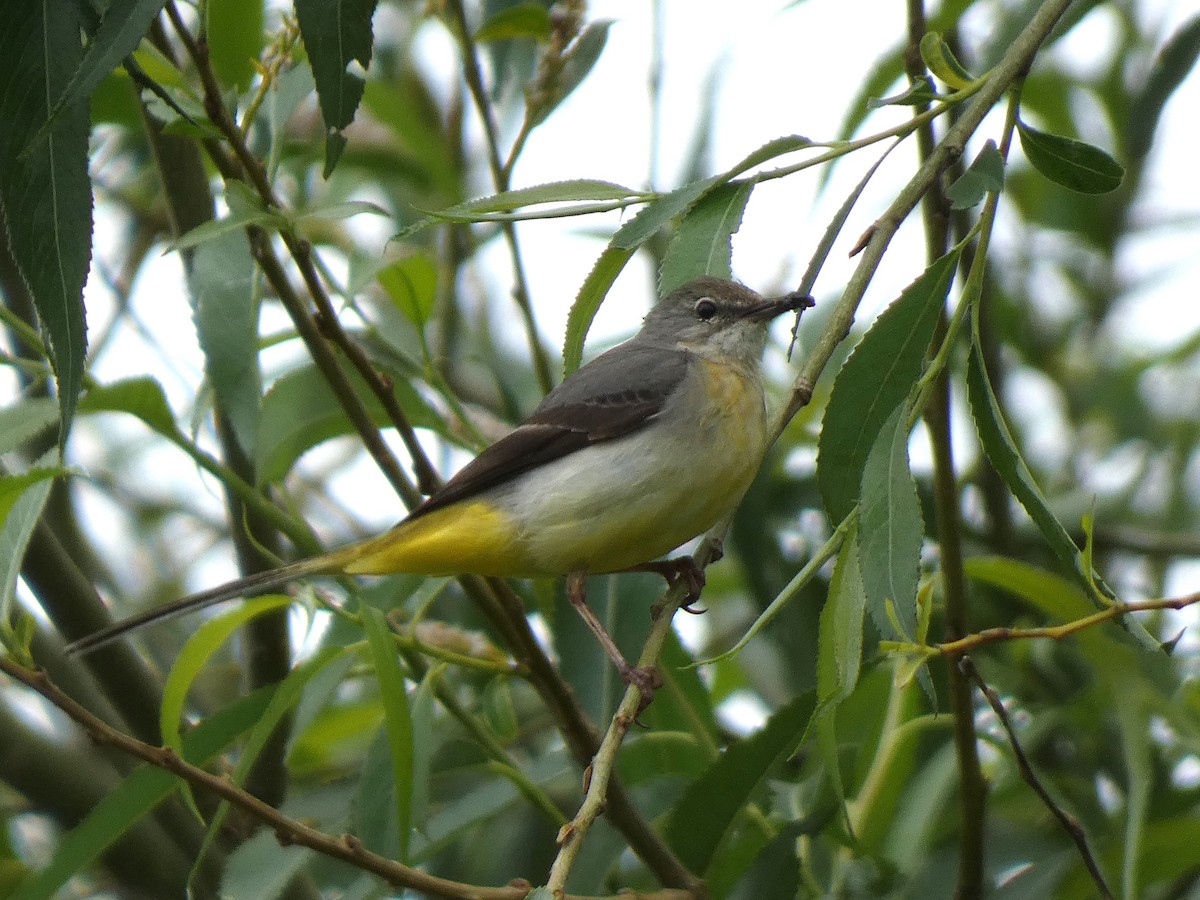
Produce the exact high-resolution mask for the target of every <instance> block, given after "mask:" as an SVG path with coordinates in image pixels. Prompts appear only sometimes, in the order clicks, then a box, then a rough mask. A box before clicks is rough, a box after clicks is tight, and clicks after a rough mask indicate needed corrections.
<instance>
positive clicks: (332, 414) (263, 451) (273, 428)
mask: <svg viewBox="0 0 1200 900" xmlns="http://www.w3.org/2000/svg"><path fill="white" fill-rule="evenodd" d="M347 377H348V379H349V380H350V383H351V384H352V385H353V386H354V388H355V391H356V392H357V394H358V396H359V398H360V399H361V400H362V401H363V404H364V405H365V406H366V408H367V411H368V413H370V415H371V421H372V422H374V423H375V424H376V425H379V426H381V427H387V426H389V425H390V424H391V421H390V419H389V418H388V415H387V412H386V411H385V410H384V409H383V406H382V404H380V402H379V399H378V398H377V397H376V396H375V394H374V393H373V392H372V391H371V390H369V389H368V388H367V386H366V384H365V383H364V382H363V381H362V379H361V378H360V377H359V376H358V375H357V374H355V373H349V374H348V375H347ZM392 392H393V394H394V395H395V397H396V401H397V402H398V403H399V404H400V408H401V409H402V410H403V411H404V414H405V415H406V416H407V417H408V420H409V422H410V423H411V424H412V425H413V426H414V427H416V428H428V429H430V430H432V431H436V432H438V433H439V434H445V433H446V424H445V422H444V420H443V419H442V417H440V416H438V415H437V414H436V413H434V411H433V410H432V409H430V408H429V405H428V404H427V403H426V402H425V400H424V399H423V398H422V397H421V395H420V394H418V393H417V392H416V391H415V390H413V388H412V386H411V385H410V384H408V382H407V381H404V380H403V379H396V380H395V382H394V383H393V385H392ZM258 427H259V431H258V438H257V441H256V443H255V466H256V472H257V475H258V479H259V482H260V483H261V484H267V483H270V482H273V481H278V480H279V479H281V478H283V477H284V476H285V475H286V474H287V473H288V472H289V471H291V468H292V466H293V465H295V463H296V460H297V459H299V458H300V457H301V456H302V455H303V454H304V453H305V452H307V451H308V450H310V449H312V448H313V447H315V446H317V445H318V444H320V443H323V442H324V441H327V440H329V439H330V438H333V437H337V436H339V435H343V434H351V433H353V432H354V427H353V426H352V425H351V424H350V420H349V419H348V418H347V417H346V411H345V410H344V409H343V408H342V406H341V404H340V403H339V402H338V399H337V396H336V395H335V394H334V393H333V390H332V389H331V388H330V387H329V384H328V382H326V381H325V378H324V376H323V375H322V374H321V372H320V370H318V369H317V368H316V367H315V366H306V367H304V368H302V369H297V370H296V371H295V372H289V373H288V374H287V375H285V376H283V377H282V378H280V379H278V380H277V381H276V382H275V383H274V384H273V385H271V388H270V390H268V391H267V393H266V395H265V396H264V397H263V401H262V411H261V414H260V416H259V426H258Z"/></svg>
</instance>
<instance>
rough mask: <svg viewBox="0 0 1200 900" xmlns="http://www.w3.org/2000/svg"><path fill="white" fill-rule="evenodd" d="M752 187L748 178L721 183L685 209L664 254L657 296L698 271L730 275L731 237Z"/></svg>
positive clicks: (726, 276)
mask: <svg viewBox="0 0 1200 900" xmlns="http://www.w3.org/2000/svg"><path fill="white" fill-rule="evenodd" d="M753 189H754V185H753V184H751V183H749V182H745V183H743V184H723V185H721V186H720V187H717V188H714V189H713V190H712V191H710V192H709V193H708V194H706V195H705V196H704V197H703V198H702V199H700V200H699V201H698V202H697V203H696V205H695V206H693V207H692V208H691V209H690V210H689V211H688V213H687V215H686V216H684V218H683V221H682V222H680V223H679V228H678V230H677V231H676V232H675V237H674V238H672V239H671V243H670V245H669V246H668V247H667V252H666V255H665V256H664V257H663V263H662V268H661V269H660V270H659V273H658V294H659V296H660V297H665V296H666V295H667V294H669V293H671V291H673V290H675V288H677V287H680V286H682V285H684V284H686V283H687V282H689V281H691V280H692V279H693V278H698V277H700V276H701V275H715V276H716V277H717V278H730V277H731V276H732V258H733V243H732V237H733V234H734V233H735V232H736V231H737V230H738V228H740V227H741V224H742V214H743V213H744V212H745V211H746V203H747V202H748V201H749V200H750V193H751V191H753Z"/></svg>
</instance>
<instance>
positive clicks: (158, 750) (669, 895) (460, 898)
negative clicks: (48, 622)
mask: <svg viewBox="0 0 1200 900" xmlns="http://www.w3.org/2000/svg"><path fill="white" fill-rule="evenodd" d="M0 671H3V672H4V673H5V674H7V675H8V676H9V677H10V678H12V679H13V680H14V681H19V682H20V683H22V684H24V685H26V686H27V687H29V688H31V689H32V690H34V691H36V692H37V693H39V694H41V695H42V696H43V697H44V698H46V700H48V701H49V702H50V703H52V704H53V705H54V706H56V707H57V708H58V709H60V710H62V712H64V713H65V714H66V715H67V716H68V717H70V718H71V719H72V720H74V721H75V722H76V723H78V724H79V725H80V727H82V728H83V729H84V730H85V731H86V732H87V733H88V735H89V736H90V737H91V738H92V739H93V740H94V741H96V742H97V743H98V744H101V745H102V746H108V747H113V748H115V749H117V750H120V751H121V752H123V753H127V754H129V755H130V756H133V757H136V758H138V759H141V760H143V761H144V762H147V763H149V764H150V765H152V766H155V767H156V768H159V769H162V770H163V771H166V772H170V773H171V774H173V775H176V776H178V777H179V778H182V779H183V780H185V781H187V782H188V783H189V784H190V785H192V786H193V787H197V788H201V789H204V790H207V791H210V792H212V793H213V794H216V795H217V796H218V797H220V798H221V799H223V800H226V801H228V802H229V803H231V804H233V805H235V806H237V807H239V808H240V809H242V810H244V811H245V812H247V813H249V814H250V815H251V816H253V817H254V818H255V819H257V820H259V821H260V822H262V823H263V824H264V825H267V826H268V827H270V828H271V829H272V830H274V832H275V834H276V836H277V837H278V839H279V841H280V843H281V844H298V845H300V846H303V847H308V848H310V849H312V850H316V851H317V852H318V853H322V854H324V855H326V856H329V857H330V858H332V859H338V860H341V861H342V862H346V863H349V864H350V865H352V866H355V867H357V868H359V869H362V870H363V871H366V872H370V873H372V874H374V875H377V876H379V877H380V878H382V879H384V880H385V881H387V882H388V883H389V884H392V885H395V886H397V887H403V888H409V889H411V890H414V891H420V892H421V893H424V894H428V895H430V896H433V897H445V898H451V900H522V898H524V897H525V896H527V895H528V894H529V892H530V890H531V887H532V886H531V885H530V884H529V883H527V882H514V883H512V884H510V885H508V886H506V887H483V886H478V885H471V884H465V883H463V882H459V881H452V880H450V879H447V878H439V877H437V876H436V875H430V874H428V873H427V872H423V871H421V870H420V869H414V868H412V867H411V866H406V865H403V864H401V863H398V862H396V861H394V860H391V859H388V858H387V857H384V856H380V855H379V854H377V853H372V852H371V851H370V850H368V849H367V848H366V847H364V846H363V845H362V842H361V841H360V840H359V839H358V838H357V837H355V836H354V835H349V834H347V835H343V836H341V837H335V836H334V835H330V834H325V833H324V832H322V831H318V830H317V829H315V828H312V827H310V826H308V825H305V824H304V823H303V822H300V821H299V820H297V819H293V818H291V817H290V816H286V815H284V814H283V813H281V812H280V811H279V810H277V809H275V808H274V807H272V806H270V805H268V804H266V803H264V802H262V801H261V800H259V799H258V798H257V797H254V796H253V795H251V794H249V793H247V792H246V791H245V790H243V789H242V788H240V787H238V785H236V784H235V783H234V782H233V781H231V780H230V779H229V778H227V777H221V776H218V775H214V774H212V773H211V772H207V771H205V770H204V769H201V768H199V767H197V766H194V765H192V764H191V763H189V762H188V761H187V760H185V759H182V758H181V757H180V756H179V755H178V754H177V753H175V751H173V750H171V749H170V748H168V747H155V746H153V745H152V744H148V743H146V742H144V741H140V740H138V739H137V738H134V737H132V736H130V735H128V734H124V733H123V732H120V731H117V730H116V729H115V728H112V727H111V726H109V725H108V724H107V723H105V722H104V721H103V720H101V719H100V718H98V717H96V716H95V715H93V714H92V713H90V712H89V711H88V710H87V709H85V708H84V707H83V706H81V705H80V704H78V703H76V702H75V701H74V700H73V699H72V698H71V697H69V696H67V694H65V693H63V691H61V690H60V689H59V688H58V687H57V685H55V684H54V683H53V682H52V681H51V680H50V678H49V677H48V676H47V675H46V673H45V672H43V671H40V670H35V669H27V668H25V667H24V666H21V665H18V664H17V663H16V662H14V661H13V660H11V659H9V658H7V657H4V656H0ZM620 896H621V897H622V898H626V897H644V898H647V900H688V898H689V896H690V895H688V894H687V893H686V892H685V891H681V890H671V889H667V890H663V891H657V892H653V893H645V894H632V893H622V894H621V895H620Z"/></svg>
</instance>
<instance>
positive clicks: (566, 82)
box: [525, 19, 612, 128]
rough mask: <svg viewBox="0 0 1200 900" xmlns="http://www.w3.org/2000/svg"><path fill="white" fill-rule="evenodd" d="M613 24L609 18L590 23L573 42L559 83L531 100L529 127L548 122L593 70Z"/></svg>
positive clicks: (565, 57)
mask: <svg viewBox="0 0 1200 900" xmlns="http://www.w3.org/2000/svg"><path fill="white" fill-rule="evenodd" d="M610 25H612V22H611V21H609V20H608V19H597V20H596V21H594V22H590V23H589V24H588V25H587V26H586V27H585V28H584V29H583V31H582V32H580V34H579V36H578V37H577V38H575V40H574V41H572V43H571V46H570V47H569V48H568V49H567V52H566V55H565V56H564V58H563V63H562V68H561V69H560V70H559V72H558V75H557V78H556V79H555V81H554V82H553V83H552V84H549V85H542V86H541V90H540V91H539V92H538V93H537V94H536V96H532V97H530V98H529V101H528V102H529V106H528V108H527V109H526V111H525V121H526V123H527V127H528V128H534V127H536V126H537V125H539V124H541V123H542V122H544V121H546V119H547V118H548V117H549V116H550V113H552V112H554V110H555V109H556V108H557V107H558V105H559V104H560V103H562V102H563V100H565V99H566V98H567V97H568V95H570V93H571V92H572V91H573V90H575V88H577V87H579V85H580V84H581V83H582V82H583V79H585V78H586V77H587V75H588V72H590V71H592V67H593V66H594V65H596V60H598V59H599V58H600V54H601V53H602V52H603V50H604V44H605V42H606V41H607V40H608V29H609V26H610Z"/></svg>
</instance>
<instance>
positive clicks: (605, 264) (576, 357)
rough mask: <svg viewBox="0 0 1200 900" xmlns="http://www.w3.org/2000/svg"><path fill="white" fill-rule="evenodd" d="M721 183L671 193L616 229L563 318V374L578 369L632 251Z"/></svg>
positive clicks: (709, 181)
mask: <svg viewBox="0 0 1200 900" xmlns="http://www.w3.org/2000/svg"><path fill="white" fill-rule="evenodd" d="M719 183H721V181H720V178H715V177H714V178H704V179H701V180H700V181H694V182H691V183H689V184H686V185H684V186H683V187H681V188H679V189H677V190H674V191H672V192H671V193H669V194H666V195H664V196H662V197H659V198H658V199H657V200H654V201H652V202H650V203H648V204H646V206H644V207H643V208H642V209H641V210H640V211H639V212H638V214H637V215H636V216H634V217H633V218H632V219H630V220H629V221H628V222H626V223H625V224H624V225H622V226H621V227H620V228H618V229H617V233H616V234H614V235H613V237H612V240H610V241H609V242H608V246H607V247H606V248H605V249H604V252H603V253H601V254H600V258H599V259H598V260H596V264H595V265H594V266H593V267H592V271H591V272H589V273H588V277H587V278H586V279H585V280H584V283H583V286H582V287H581V288H580V289H579V294H578V296H576V298H575V302H574V303H573V304H571V311H570V313H568V315H567V336H566V340H565V341H564V343H563V371H564V372H566V373H567V374H568V375H569V374H570V373H571V372H574V371H575V370H576V369H578V368H579V363H580V362H581V361H582V359H583V344H584V340H585V339H586V338H587V333H588V329H589V328H591V327H592V320H593V319H594V318H595V317H596V313H597V311H598V310H599V309H600V303H601V301H603V300H604V297H605V296H606V295H607V294H608V289H609V288H610V287H612V284H613V282H614V281H616V280H617V276H618V275H620V274H621V270H622V269H624V268H625V264H626V263H627V262H629V260H630V259H632V258H633V254H634V252H635V251H636V250H637V248H638V247H640V246H641V245H642V244H644V243H645V242H646V241H648V240H650V238H652V237H653V236H654V235H655V234H656V233H657V232H658V230H659V229H660V228H662V227H663V226H664V225H666V224H667V223H668V222H670V221H671V220H672V219H674V218H675V217H676V216H679V215H681V214H683V213H684V212H686V211H687V210H688V209H690V208H691V206H692V204H694V203H695V202H696V201H697V200H699V199H700V198H701V197H703V196H704V195H705V194H706V193H708V191H710V190H712V189H713V188H714V187H715V186H716V185H717V184H719Z"/></svg>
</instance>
